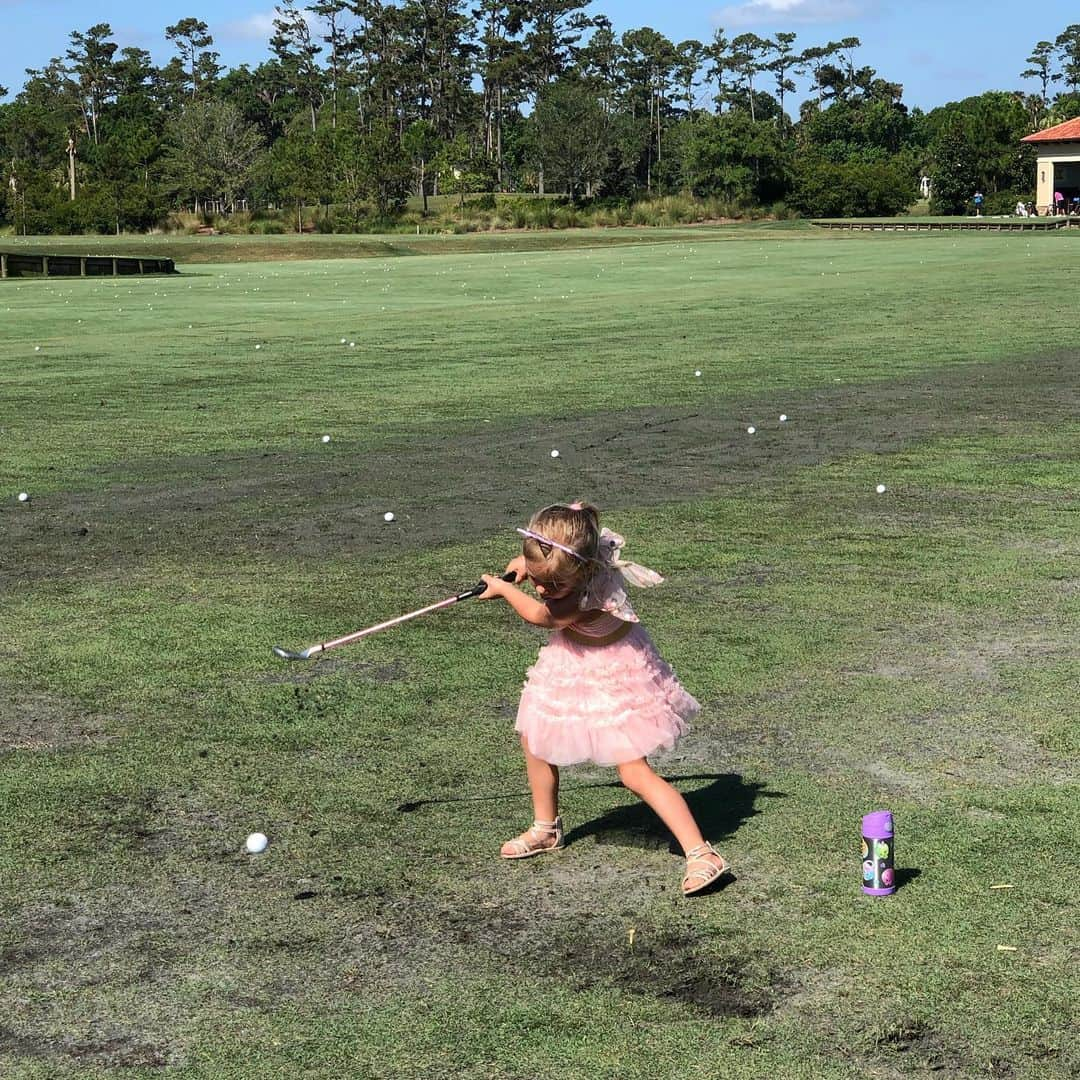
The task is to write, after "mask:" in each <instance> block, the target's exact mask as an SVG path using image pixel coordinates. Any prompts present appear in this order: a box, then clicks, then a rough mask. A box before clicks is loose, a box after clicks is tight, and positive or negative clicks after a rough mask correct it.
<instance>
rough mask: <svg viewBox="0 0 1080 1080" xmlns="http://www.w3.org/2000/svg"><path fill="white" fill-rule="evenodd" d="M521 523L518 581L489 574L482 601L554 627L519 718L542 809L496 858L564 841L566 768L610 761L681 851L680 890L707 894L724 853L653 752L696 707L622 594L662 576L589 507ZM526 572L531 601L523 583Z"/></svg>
mask: <svg viewBox="0 0 1080 1080" xmlns="http://www.w3.org/2000/svg"><path fill="white" fill-rule="evenodd" d="M517 531H518V532H519V533H521V535H522V536H523V537H524V540H523V542H522V554H520V555H519V556H517V558H515V559H513V560H511V561H510V563H509V564H508V565H507V567H506V569H507V571H512V572H513V573H514V575H515V577H514V582H510V581H504V580H503V579H502V578H501V577H495V576H494V575H492V574H485V575H484V581H485V583H486V584H487V587H488V589H487V592H485V593H484V594H483V596H481V598H480V599H481V600H494V599H496V598H497V597H501V598H502V599H503V600H505V601H506V602H507V603H508V604H509V605H510V606H511V607H512V608H513V609H514V611H516V612H517V613H518V615H520V616H521V618H523V619H524V620H525V621H526V622H527V623H532V624H533V625H534V626H542V627H545V628H547V629H548V630H551V631H553V633H552V634H551V636H550V638H549V639H548V643H547V644H546V645H545V646H544V647H543V648H542V649H541V650H540V656H539V658H538V659H537V661H536V663H535V664H534V665H533V666H532V667H531V668H530V669H529V674H528V677H527V678H526V681H525V688H524V690H522V693H521V702H520V704H519V705H518V712H517V723H516V725H515V728H516V730H517V732H518V734H519V735H520V736H521V747H522V749H523V750H524V751H525V771H526V775H527V776H528V780H529V789H530V791H531V792H532V803H533V812H534V813H535V815H536V816H535V819H534V820H533V823H532V825H531V826H530V827H529V828H528V829H526V830H525V832H523V833H522V834H521V835H520V836H518V837H515V838H514V839H513V840H508V841H507V842H506V843H505V844H503V846H502V850H501V852H500V854H501V855H502V857H503V858H504V859H527V858H529V857H530V856H532V855H541V854H543V853H544V852H546V851H554V850H556V849H557V848H561V847H562V846H563V826H562V819H561V818H560V817H559V804H558V798H559V766H561V765H576V764H579V763H581V762H585V761H591V762H593V763H594V764H596V765H613V766H615V768H617V769H618V770H619V779H620V780H621V781H622V783H623V784H624V785H625V786H626V787H627V788H629V789H630V790H631V791H632V792H634V794H635V795H637V796H638V797H639V798H641V799H643V800H644V801H645V802H646V803H647V804H648V805H649V806H650V807H652V809H653V810H654V811H655V812H656V814H657V816H658V817H659V818H660V819H661V820H662V821H663V822H664V824H665V825H666V826H667V827H668V828H669V829H670V830H671V831H672V833H673V834H674V835H675V839H676V840H677V841H678V842H679V844H680V846H681V847H682V849H683V851H684V853H685V855H686V870H685V872H684V874H683V879H682V891H683V895H685V896H689V895H690V894H691V893H696V892H701V890H702V889H704V888H706V887H707V886H708V885H711V884H712V883H713V882H714V881H716V880H717V879H718V878H720V877H722V876H723V875H724V874H726V873H727V872H728V864H727V860H726V859H724V857H723V856H722V855H720V854H719V853H718V852H717V851H716V850H715V849H714V848H713V846H712V845H711V844H710V843H708V841H706V840H705V838H704V837H703V836H702V835H701V829H700V828H699V826H698V823H697V822H696V821H695V820H694V815H693V814H692V812H691V810H690V807H689V806H687V804H686V800H685V799H684V798H683V796H682V795H681V794H680V793H679V791H677V790H676V789H675V788H674V787H672V785H671V784H669V783H668V782H667V781H666V780H665V779H663V777H661V776H658V775H657V774H656V773H655V772H653V770H652V767H651V766H650V765H649V763H648V761H647V760H646V758H648V756H649V755H650V754H655V753H656V752H657V751H659V750H667V749H670V748H671V747H672V746H674V745H675V742H676V740H677V739H678V738H679V737H680V736H681V735H682V734H683V733H684V732H685V731H686V729H687V722H688V721H689V720H690V719H691V718H692V717H693V716H694V715H695V714H696V713H697V711H698V709H699V708H700V706H699V705H698V703H697V702H696V701H695V700H694V699H693V698H692V697H691V696H690V694H688V693H687V692H686V690H684V689H683V687H682V685H681V684H680V683H679V680H678V679H677V678H676V677H675V673H674V672H673V671H672V670H671V668H670V667H669V666H668V665H667V664H666V663H665V662H664V660H663V659H662V657H661V656H660V654H659V653H658V652H657V651H656V646H655V645H654V644H653V642H652V638H650V637H649V635H648V634H647V633H646V631H645V629H644V628H643V627H642V626H641V625H640V624H639V623H638V618H637V616H636V615H635V614H634V611H633V609H632V608H631V606H630V601H629V599H628V598H627V595H626V588H627V582H630V583H631V584H633V585H639V586H650V585H659V584H660V583H661V582H662V581H663V580H664V579H663V578H662V577H661V576H660V575H659V574H657V573H655V572H654V571H652V570H648V569H646V568H645V567H644V566H637V565H636V564H634V563H631V562H625V561H624V560H623V559H622V557H621V549H622V546H623V538H622V537H621V536H618V535H616V534H615V533H613V532H611V531H610V530H609V529H604V530H601V529H600V521H599V517H598V514H597V510H596V507H594V506H589V505H588V504H583V503H580V502H575V503H570V504H569V505H564V504H562V503H556V504H555V505H553V506H547V507H545V508H544V509H543V510H540V511H538V512H537V513H535V514H533V516H532V520H531V521H530V522H529V526H528V528H526V529H518V530H517ZM526 580H527V581H528V582H529V583H530V584H531V585H532V588H533V590H534V592H535V593H536V598H535V599H534V598H533V597H532V596H529V595H528V594H527V593H525V592H523V591H522V590H521V589H519V588H518V587H517V584H516V582H525V581H526Z"/></svg>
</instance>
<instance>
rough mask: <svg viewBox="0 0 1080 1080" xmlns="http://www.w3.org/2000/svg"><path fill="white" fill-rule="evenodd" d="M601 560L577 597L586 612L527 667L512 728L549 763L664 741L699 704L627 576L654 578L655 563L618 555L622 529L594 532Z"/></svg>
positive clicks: (624, 752)
mask: <svg viewBox="0 0 1080 1080" xmlns="http://www.w3.org/2000/svg"><path fill="white" fill-rule="evenodd" d="M600 542H601V556H602V567H601V569H600V570H599V571H598V572H597V574H596V575H595V576H594V578H593V580H592V581H591V582H590V585H589V590H588V592H587V593H586V594H585V595H584V596H583V597H582V598H581V608H582V610H583V611H596V610H600V611H603V612H604V614H603V615H601V616H599V617H598V618H595V619H593V620H592V621H590V622H583V623H581V624H577V623H571V624H570V625H569V626H567V627H564V628H563V629H562V630H556V631H554V632H553V633H552V635H551V638H550V639H549V641H548V643H547V644H546V645H545V646H544V647H543V648H542V649H541V650H540V656H539V657H538V659H537V661H536V663H535V664H534V665H533V666H532V667H531V668H530V669H529V673H528V675H527V677H526V680H525V689H524V690H523V691H522V694H521V703H520V705H519V706H518V713H517V723H516V724H515V730H517V731H518V732H519V733H520V734H521V735H523V736H524V738H525V742H526V744H527V745H528V747H529V750H530V752H531V753H533V754H534V755H535V756H536V757H538V758H540V759H541V760H543V761H547V762H549V763H550V764H552V765H576V764H579V763H580V762H584V761H591V762H594V763H595V764H597V765H622V764H624V763H625V762H628V761H635V760H636V759H638V758H643V757H648V756H649V755H650V754H654V753H656V752H657V751H659V750H670V749H671V747H673V746H674V745H675V743H676V741H677V740H678V739H679V738H680V737H681V736H682V735H684V734H685V733H686V731H687V730H688V726H689V721H690V720H691V719H692V718H693V717H694V716H695V714H696V713H697V712H698V710H699V709H700V706H699V705H698V703H697V702H696V701H695V700H694V699H693V697H691V696H690V694H688V693H687V692H686V690H684V689H683V687H682V686H681V684H680V683H679V680H678V679H677V678H676V677H675V673H674V672H673V671H672V670H671V667H670V666H669V665H668V664H667V663H666V662H665V661H664V659H663V658H662V657H661V656H660V654H659V653H658V652H657V650H656V646H655V645H654V644H653V641H652V638H650V637H649V635H648V633H646V631H645V629H644V627H642V626H641V625H640V624H639V623H638V620H637V616H636V615H635V614H634V612H633V609H632V608H631V607H630V603H629V601H628V599H627V597H626V591H625V588H624V586H625V583H626V581H628V580H629V581H631V582H633V583H634V584H636V585H643V586H648V585H657V584H659V583H660V582H661V581H663V578H661V577H660V575H659V574H656V573H654V572H653V571H652V570H647V569H646V568H645V567H642V566H638V565H637V564H635V563H627V562H624V561H622V560H621V559H620V558H619V549H620V548H621V547H622V545H623V539H622V537H621V536H618V535H617V534H615V533H612V532H610V531H609V530H608V529H604V530H603V531H602V532H601V534H600Z"/></svg>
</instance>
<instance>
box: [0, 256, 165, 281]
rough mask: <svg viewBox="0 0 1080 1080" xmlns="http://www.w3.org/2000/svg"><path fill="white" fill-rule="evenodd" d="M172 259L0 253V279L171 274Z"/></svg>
mask: <svg viewBox="0 0 1080 1080" xmlns="http://www.w3.org/2000/svg"><path fill="white" fill-rule="evenodd" d="M175 273H176V264H175V263H174V262H173V260H172V259H139V258H135V257H132V256H126V255H30V254H27V253H25V252H21V251H20V252H14V251H13V252H4V251H0V278H9V277H127V276H131V275H138V274H175Z"/></svg>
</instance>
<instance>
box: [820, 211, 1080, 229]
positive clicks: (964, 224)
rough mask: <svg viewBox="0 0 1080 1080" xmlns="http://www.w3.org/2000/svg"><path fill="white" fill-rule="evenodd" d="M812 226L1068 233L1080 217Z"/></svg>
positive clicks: (909, 220) (824, 224)
mask: <svg viewBox="0 0 1080 1080" xmlns="http://www.w3.org/2000/svg"><path fill="white" fill-rule="evenodd" d="M811 224H813V225H816V226H818V228H821V229H851V230H853V231H855V232H948V231H961V230H962V231H977V232H1023V231H1029V232H1045V231H1047V230H1050V229H1067V228H1069V227H1070V226H1073V227H1078V226H1080V217H1077V216H1076V215H1073V216H1071V217H1056V218H1053V217H1051V218H996V219H995V218H955V219H953V220H951V221H927V220H925V219H921V220H920V219H919V218H902V219H898V220H896V221H874V220H872V219H866V220H863V221H841V220H817V221H813V222H811Z"/></svg>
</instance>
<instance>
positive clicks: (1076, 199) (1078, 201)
mask: <svg viewBox="0 0 1080 1080" xmlns="http://www.w3.org/2000/svg"><path fill="white" fill-rule="evenodd" d="M1072 213H1074V214H1080V195H1074V196H1073V200H1072Z"/></svg>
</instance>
